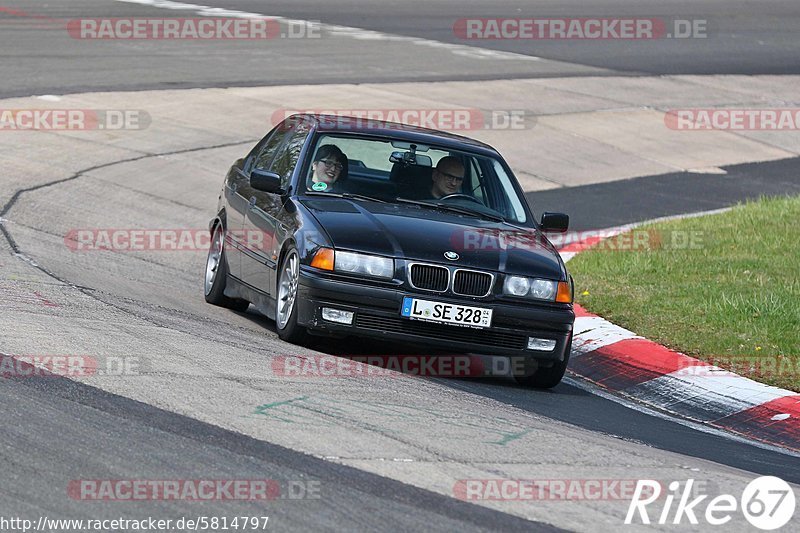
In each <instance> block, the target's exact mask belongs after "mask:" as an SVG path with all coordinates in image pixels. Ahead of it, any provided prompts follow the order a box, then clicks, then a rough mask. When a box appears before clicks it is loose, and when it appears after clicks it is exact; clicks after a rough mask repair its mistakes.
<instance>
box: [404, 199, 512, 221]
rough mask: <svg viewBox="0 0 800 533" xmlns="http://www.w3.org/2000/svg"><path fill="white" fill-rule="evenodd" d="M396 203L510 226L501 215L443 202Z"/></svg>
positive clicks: (415, 201)
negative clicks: (479, 218)
mask: <svg viewBox="0 0 800 533" xmlns="http://www.w3.org/2000/svg"><path fill="white" fill-rule="evenodd" d="M396 201H398V202H400V203H403V204H412V205H421V206H425V207H430V208H432V209H444V210H445V211H451V212H453V213H460V214H462V215H472V216H476V217H482V218H485V219H488V220H492V221H494V222H504V223H506V224H508V222H507V221H506V219H505V218H503V217H501V216H500V215H493V214H491V213H486V212H483V211H476V210H473V209H469V208H468V207H462V206H457V205H452V204H445V203H443V202H435V203H434V202H421V201H419V200H410V199H408V198H397V199H396Z"/></svg>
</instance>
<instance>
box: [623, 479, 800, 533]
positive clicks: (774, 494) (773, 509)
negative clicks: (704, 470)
mask: <svg viewBox="0 0 800 533" xmlns="http://www.w3.org/2000/svg"><path fill="white" fill-rule="evenodd" d="M693 485H694V480H693V479H689V480H687V481H686V483H685V485H684V486H683V487H682V488H681V483H680V482H679V481H673V482H671V483H670V484H669V492H668V493H667V494H666V495H662V490H661V483H659V482H658V481H654V480H650V479H640V480H639V481H638V482H637V484H636V489H635V490H634V493H633V499H632V500H631V504H630V506H629V507H628V514H627V515H626V516H625V523H626V524H632V523H634V522H636V521H637V518H638V520H640V521H641V523H642V524H650V523H651V517H650V514H649V512H648V506H649V505H651V504H653V503H654V502H656V501H663V502H664V504H663V507H662V508H661V512H660V513H657V514H656V518H655V519H654V521H655V523H657V524H660V525H665V524H675V525H677V524H682V523H686V522H689V523H690V524H692V525H697V524H699V523H700V522H699V521H698V515H699V516H700V517H702V518H704V519H705V522H706V523H707V524H710V525H712V526H722V525H725V524H727V523H728V522H730V521H731V519H732V518H733V516H734V513H738V512H741V513H742V514H743V515H744V517H745V518H746V519H747V521H748V522H750V524H751V525H752V526H754V527H756V528H758V529H761V530H764V531H772V530H775V529H778V528H780V527H783V526H784V525H786V524H787V523H788V522H789V520H791V519H792V515H794V508H795V495H794V492H793V491H792V487H791V486H790V485H789V484H788V483H786V482H785V481H784V480H782V479H781V478H778V477H774V476H762V477H759V478H756V479H754V480H753V481H751V482H750V483H749V484H748V485H747V487H745V489H744V491H743V492H742V496H741V498H740V499H738V500H737V499H736V497H735V496H733V495H732V494H720V495H719V496H716V497H714V498H712V499H711V500H708V501H706V499H707V498H708V497H709V496H708V495H707V494H701V495H699V496H697V497H695V498H692V496H695V494H693V492H692V487H693ZM690 498H691V499H690ZM703 508H705V511H702V509H703ZM684 518H685V521H684Z"/></svg>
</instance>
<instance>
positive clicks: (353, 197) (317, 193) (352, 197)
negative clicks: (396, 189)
mask: <svg viewBox="0 0 800 533" xmlns="http://www.w3.org/2000/svg"><path fill="white" fill-rule="evenodd" d="M306 194H307V195H309V196H335V197H336V198H345V199H347V200H365V201H368V202H380V203H382V204H385V203H388V202H387V201H386V200H382V199H380V198H374V197H372V196H367V195H365V194H354V193H351V192H322V191H306Z"/></svg>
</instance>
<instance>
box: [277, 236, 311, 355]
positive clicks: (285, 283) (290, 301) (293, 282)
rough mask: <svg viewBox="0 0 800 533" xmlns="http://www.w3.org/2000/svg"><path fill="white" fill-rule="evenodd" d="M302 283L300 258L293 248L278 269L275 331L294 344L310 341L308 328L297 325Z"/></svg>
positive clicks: (287, 252)
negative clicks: (298, 291)
mask: <svg viewBox="0 0 800 533" xmlns="http://www.w3.org/2000/svg"><path fill="white" fill-rule="evenodd" d="M299 281H300V256H299V255H298V254H297V249H296V248H295V247H294V246H292V247H291V248H289V249H288V250H287V251H286V254H285V255H284V256H283V260H282V261H281V266H280V268H279V269H278V291H277V297H276V298H275V329H276V330H277V331H278V337H280V338H281V339H282V340H284V341H286V342H290V343H292V344H304V343H305V342H306V341H307V340H308V332H307V331H306V328H304V327H302V326H300V325H299V324H298V323H297V290H298V287H299Z"/></svg>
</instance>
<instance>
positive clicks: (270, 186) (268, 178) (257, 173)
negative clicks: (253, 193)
mask: <svg viewBox="0 0 800 533" xmlns="http://www.w3.org/2000/svg"><path fill="white" fill-rule="evenodd" d="M250 186H251V187H252V188H254V189H256V190H257V191H264V192H271V193H281V192H283V191H282V190H281V177H280V176H279V175H278V174H276V173H275V172H270V171H269V170H261V169H258V168H256V169H253V171H252V172H251V173H250Z"/></svg>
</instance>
